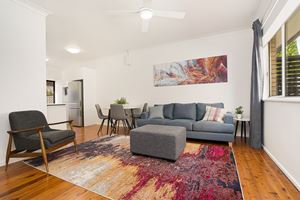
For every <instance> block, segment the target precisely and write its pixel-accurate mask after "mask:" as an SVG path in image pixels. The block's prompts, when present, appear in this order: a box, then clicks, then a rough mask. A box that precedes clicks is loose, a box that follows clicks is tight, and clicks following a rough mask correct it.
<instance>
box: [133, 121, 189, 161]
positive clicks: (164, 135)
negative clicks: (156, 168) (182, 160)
mask: <svg viewBox="0 0 300 200" xmlns="http://www.w3.org/2000/svg"><path fill="white" fill-rule="evenodd" d="M185 143H186V129H185V128H184V127H179V126H163V125H145V126H142V127H139V128H136V129H133V130H131V131H130V150H131V152H132V153H134V154H142V155H147V156H153V157H158V158H165V159H168V160H174V161H175V160H177V158H178V157H179V155H180V154H181V152H182V151H183V149H184V147H185Z"/></svg>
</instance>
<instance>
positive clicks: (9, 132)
mask: <svg viewBox="0 0 300 200" xmlns="http://www.w3.org/2000/svg"><path fill="white" fill-rule="evenodd" d="M43 128H45V126H39V127H34V128H28V129H22V130H15V131H7V133H8V134H17V133H24V132H29V131H34V132H36V133H38V132H40V131H41V130H42V129H43Z"/></svg>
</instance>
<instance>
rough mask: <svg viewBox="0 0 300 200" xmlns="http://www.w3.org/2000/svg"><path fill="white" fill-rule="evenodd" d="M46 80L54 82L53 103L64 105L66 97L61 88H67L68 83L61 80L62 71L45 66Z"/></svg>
mask: <svg viewBox="0 0 300 200" xmlns="http://www.w3.org/2000/svg"><path fill="white" fill-rule="evenodd" d="M46 78H47V80H52V81H55V103H56V104H61V103H66V97H65V94H64V90H63V88H64V87H67V86H68V83H67V82H66V81H65V80H63V73H62V70H61V69H58V68H56V67H53V66H51V65H49V64H47V67H46Z"/></svg>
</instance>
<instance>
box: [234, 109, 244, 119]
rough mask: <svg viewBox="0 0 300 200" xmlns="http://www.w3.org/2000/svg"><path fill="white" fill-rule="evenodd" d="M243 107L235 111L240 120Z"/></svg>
mask: <svg viewBox="0 0 300 200" xmlns="http://www.w3.org/2000/svg"><path fill="white" fill-rule="evenodd" d="M243 112H244V111H243V106H239V107H237V108H236V109H235V114H236V117H237V118H238V119H242V117H243Z"/></svg>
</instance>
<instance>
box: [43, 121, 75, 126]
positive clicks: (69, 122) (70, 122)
mask: <svg viewBox="0 0 300 200" xmlns="http://www.w3.org/2000/svg"><path fill="white" fill-rule="evenodd" d="M72 122H73V120H68V121H63V122H56V123H50V124H48V125H49V126H53V125H58V124H65V123H68V124H72Z"/></svg>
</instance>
